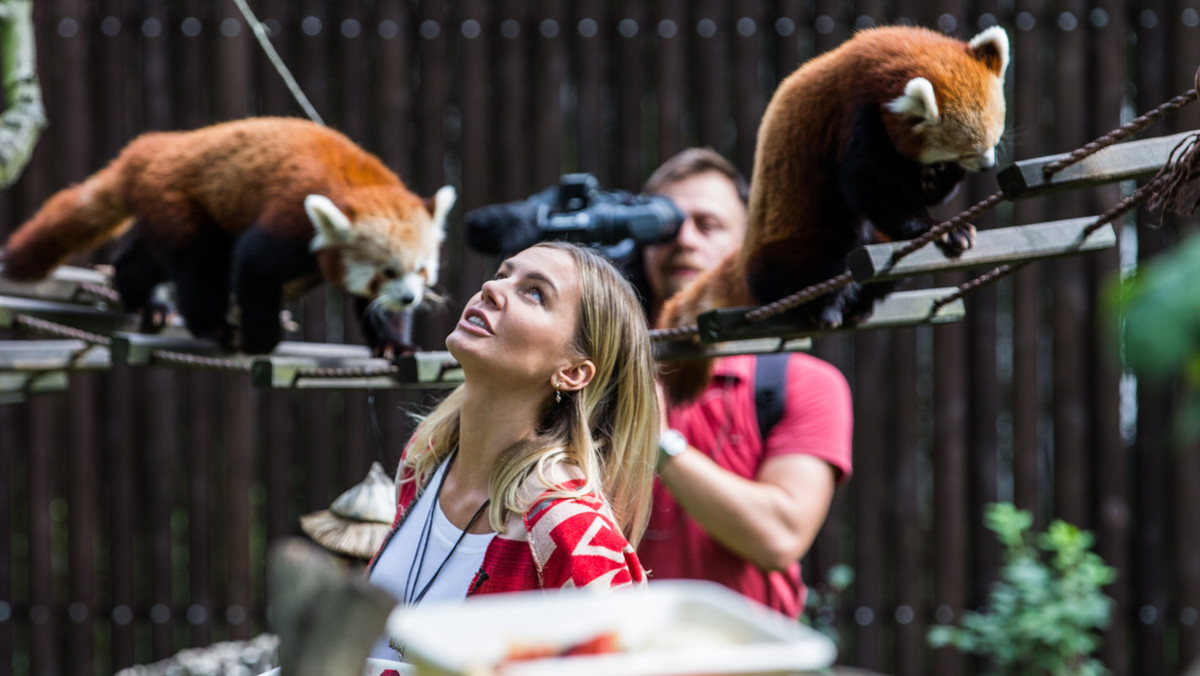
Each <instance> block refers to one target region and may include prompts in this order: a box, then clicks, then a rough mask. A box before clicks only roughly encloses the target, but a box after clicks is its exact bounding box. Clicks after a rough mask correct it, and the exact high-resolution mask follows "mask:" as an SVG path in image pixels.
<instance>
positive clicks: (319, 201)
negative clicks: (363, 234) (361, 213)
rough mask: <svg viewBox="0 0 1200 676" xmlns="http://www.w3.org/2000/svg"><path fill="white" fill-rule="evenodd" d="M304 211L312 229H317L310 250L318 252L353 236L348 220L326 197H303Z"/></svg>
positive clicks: (346, 240)
mask: <svg viewBox="0 0 1200 676" xmlns="http://www.w3.org/2000/svg"><path fill="white" fill-rule="evenodd" d="M304 211H305V213H307V214H308V220H310V221H312V224H313V227H314V228H316V229H317V236H316V237H314V238H313V241H312V244H310V245H309V248H310V249H311V250H313V251H318V250H320V249H324V248H325V247H329V246H335V245H338V244H343V243H345V242H348V241H350V239H351V238H352V237H353V236H354V231H353V230H352V229H351V226H350V219H349V218H346V214H344V213H342V210H341V209H339V208H337V205H335V204H334V203H333V200H331V199H329V198H328V197H326V196H324V195H309V196H308V197H305V198H304Z"/></svg>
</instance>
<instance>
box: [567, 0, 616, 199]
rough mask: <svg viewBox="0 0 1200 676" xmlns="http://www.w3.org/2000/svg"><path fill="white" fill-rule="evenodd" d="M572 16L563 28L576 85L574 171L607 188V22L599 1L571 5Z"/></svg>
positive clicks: (609, 175) (609, 138)
mask: <svg viewBox="0 0 1200 676" xmlns="http://www.w3.org/2000/svg"><path fill="white" fill-rule="evenodd" d="M571 9H572V10H573V13H572V14H571V15H570V18H568V19H567V22H566V24H564V25H563V32H564V34H565V36H566V38H567V44H568V45H570V46H571V47H573V48H574V50H575V63H576V64H577V66H576V67H575V68H574V72H573V73H572V76H573V77H572V78H571V79H573V80H574V81H575V82H576V83H577V84H576V85H575V88H576V91H577V92H578V94H577V96H576V104H575V123H576V124H575V128H574V129H573V131H572V133H571V134H570V135H571V136H575V137H576V138H577V139H578V145H577V148H578V154H577V157H576V158H575V165H574V168H575V169H577V170H578V171H586V172H588V173H591V174H595V176H596V178H597V179H599V180H600V185H601V186H604V187H606V188H607V187H609V186H611V184H612V181H613V175H612V171H611V170H610V166H611V164H610V162H609V158H608V157H607V155H608V153H607V151H608V149H609V147H610V146H611V145H612V134H611V133H610V130H609V129H608V128H607V125H606V124H605V120H606V119H609V118H610V116H609V115H608V111H607V108H608V101H607V100H606V99H608V98H610V97H606V96H605V95H604V90H605V84H606V83H605V81H604V74H605V68H606V66H607V64H606V63H605V55H606V54H608V53H610V50H611V47H610V45H609V42H608V41H609V39H610V38H611V35H610V33H609V31H608V30H607V28H608V26H609V25H610V22H609V21H608V20H607V17H605V16H604V5H603V3H601V2H600V0H580V1H579V2H576V3H572V4H571Z"/></svg>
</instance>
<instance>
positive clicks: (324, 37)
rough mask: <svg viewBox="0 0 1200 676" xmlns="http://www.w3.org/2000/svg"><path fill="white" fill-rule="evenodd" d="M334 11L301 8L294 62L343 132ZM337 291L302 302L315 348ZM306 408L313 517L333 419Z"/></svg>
mask: <svg viewBox="0 0 1200 676" xmlns="http://www.w3.org/2000/svg"><path fill="white" fill-rule="evenodd" d="M330 9H331V6H330V5H329V4H328V3H325V2H319V1H318V0H308V1H307V2H304V3H302V4H301V11H300V12H299V13H298V15H297V16H296V18H297V19H298V20H299V22H300V24H299V26H298V28H299V29H300V31H299V33H298V34H297V35H296V42H295V48H296V50H297V58H296V60H295V63H296V68H297V70H298V72H297V74H296V79H297V82H298V83H299V84H300V86H301V87H302V88H303V90H304V93H305V94H306V96H307V97H308V99H309V101H310V102H311V103H312V105H313V107H314V108H315V109H316V111H317V113H318V114H319V115H320V116H321V117H322V118H323V119H324V120H325V123H326V124H327V125H330V126H332V127H334V128H340V124H341V111H340V110H339V109H338V108H337V107H336V106H335V105H334V102H335V101H336V99H337V97H336V93H333V92H330V86H331V85H333V84H335V82H333V80H334V79H335V78H334V77H331V75H330V59H329V55H330V43H331V42H332V41H333V40H335V37H334V36H336V35H337V27H336V26H334V25H332V21H333V19H332V16H331V12H330ZM335 293H337V292H336V291H334V290H333V289H331V288H330V287H329V286H328V285H322V286H321V287H319V288H318V289H316V290H315V291H313V292H312V293H309V294H308V295H307V296H306V297H305V299H304V308H303V320H302V322H301V324H302V326H303V332H304V334H303V335H304V339H305V340H311V341H316V342H324V341H326V340H328V332H329V330H330V327H329V326H328V325H327V319H328V317H329V312H330V309H331V308H330V307H329V303H328V299H329V298H330V297H331V296H333V295H334V294H335ZM300 401H301V402H302V406H303V408H304V413H303V416H304V424H303V428H304V432H303V434H302V436H301V437H300V438H299V439H298V441H300V443H299V444H297V447H296V448H297V450H298V451H299V453H300V455H301V458H302V462H303V465H304V471H305V482H304V510H305V511H315V510H318V509H324V508H326V507H328V506H329V500H330V496H329V492H330V476H331V469H330V468H331V467H332V462H333V455H332V454H331V453H330V448H331V447H332V446H333V443H334V442H333V438H332V432H331V430H330V425H331V419H330V413H329V403H330V396H329V393H328V392H322V391H318V392H311V393H305V395H304V396H303V398H302V399H301V400H300Z"/></svg>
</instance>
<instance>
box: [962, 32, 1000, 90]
mask: <svg viewBox="0 0 1200 676" xmlns="http://www.w3.org/2000/svg"><path fill="white" fill-rule="evenodd" d="M967 46H968V47H970V48H971V53H972V54H974V55H975V58H976V59H979V60H980V61H982V62H983V64H984V65H986V66H987V67H988V69H989V70H991V71H992V72H993V73H995V74H996V77H998V78H1000V79H1001V80H1003V79H1004V71H1006V70H1008V33H1006V32H1004V29H1003V28H1001V27H999V26H992V27H991V28H987V29H985V30H983V31H981V32H980V33H979V35H976V36H975V37H973V38H971V41H970V42H968V43H967Z"/></svg>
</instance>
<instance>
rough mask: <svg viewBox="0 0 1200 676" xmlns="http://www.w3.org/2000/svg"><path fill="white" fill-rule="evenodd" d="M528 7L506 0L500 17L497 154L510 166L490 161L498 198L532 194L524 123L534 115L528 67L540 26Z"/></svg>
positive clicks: (531, 163) (518, 2)
mask: <svg viewBox="0 0 1200 676" xmlns="http://www.w3.org/2000/svg"><path fill="white" fill-rule="evenodd" d="M524 7H525V3H524V2H522V1H521V0H504V2H502V3H501V4H500V13H499V15H498V16H497V17H496V19H497V22H498V30H499V32H500V37H499V38H497V40H499V43H500V44H499V46H498V48H497V54H498V65H497V73H496V90H495V91H496V118H497V130H496V135H497V136H498V137H499V143H498V144H497V146H496V149H497V153H496V154H497V156H498V158H503V163H504V164H505V165H507V166H506V167H505V168H504V170H502V171H501V170H499V166H498V165H497V164H495V163H491V164H489V166H490V167H491V168H492V170H493V171H495V172H496V177H497V178H498V179H499V185H498V186H497V188H498V190H497V191H494V192H493V194H492V195H491V198H490V199H492V200H495V201H502V200H503V201H508V200H515V199H521V198H524V197H525V196H526V195H529V194H531V193H532V190H531V185H532V184H533V174H532V166H533V158H532V157H531V153H530V152H529V147H530V145H531V144H530V140H529V137H528V132H527V130H526V129H524V124H525V120H526V119H528V117H529V116H530V115H532V111H531V110H530V108H531V107H532V99H533V95H532V92H531V91H530V86H529V85H530V82H531V77H530V74H529V72H528V71H527V69H528V68H530V67H531V61H532V58H533V57H532V56H531V55H532V54H533V52H532V51H531V49H532V44H533V39H534V38H533V37H532V34H533V33H534V32H535V31H536V30H537V26H536V25H535V23H534V22H532V21H531V20H530V19H529V18H528V17H527V16H526V13H525V11H524ZM493 162H495V161H494V160H493Z"/></svg>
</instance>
